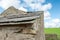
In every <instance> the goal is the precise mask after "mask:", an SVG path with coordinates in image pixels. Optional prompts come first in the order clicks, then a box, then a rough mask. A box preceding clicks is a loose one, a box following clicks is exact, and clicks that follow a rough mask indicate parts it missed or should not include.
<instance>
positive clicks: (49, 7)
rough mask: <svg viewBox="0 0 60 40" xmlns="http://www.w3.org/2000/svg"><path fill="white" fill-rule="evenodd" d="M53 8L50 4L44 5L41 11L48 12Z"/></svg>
mask: <svg viewBox="0 0 60 40" xmlns="http://www.w3.org/2000/svg"><path fill="white" fill-rule="evenodd" d="M51 8H52V4H51V3H48V4H45V5H43V6H42V8H41V10H43V11H47V10H49V9H51Z"/></svg>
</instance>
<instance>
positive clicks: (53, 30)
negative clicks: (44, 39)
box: [45, 28, 60, 38]
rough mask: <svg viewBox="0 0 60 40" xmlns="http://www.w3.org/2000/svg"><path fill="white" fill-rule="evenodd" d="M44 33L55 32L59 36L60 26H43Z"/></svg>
mask: <svg viewBox="0 0 60 40" xmlns="http://www.w3.org/2000/svg"><path fill="white" fill-rule="evenodd" d="M45 34H57V35H58V38H60V28H45Z"/></svg>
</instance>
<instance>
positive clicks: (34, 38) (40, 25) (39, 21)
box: [0, 7, 45, 40]
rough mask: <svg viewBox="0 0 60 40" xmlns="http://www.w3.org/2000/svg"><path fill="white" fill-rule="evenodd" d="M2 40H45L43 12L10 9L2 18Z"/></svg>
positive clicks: (0, 25)
mask: <svg viewBox="0 0 60 40" xmlns="http://www.w3.org/2000/svg"><path fill="white" fill-rule="evenodd" d="M31 14H32V15H31ZM2 19H3V20H2ZM0 40H45V35H44V15H43V12H34V13H33V12H30V13H28V12H23V11H20V10H17V9H15V8H14V7H10V8H8V9H7V10H5V11H4V12H3V13H2V14H1V17H0Z"/></svg>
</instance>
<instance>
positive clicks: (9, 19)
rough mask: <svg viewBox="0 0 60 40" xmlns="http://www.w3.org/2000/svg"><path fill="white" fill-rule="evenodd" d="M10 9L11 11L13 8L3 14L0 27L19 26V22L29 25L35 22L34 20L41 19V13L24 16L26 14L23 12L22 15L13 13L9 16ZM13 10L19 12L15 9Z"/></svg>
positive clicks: (30, 13) (27, 13)
mask: <svg viewBox="0 0 60 40" xmlns="http://www.w3.org/2000/svg"><path fill="white" fill-rule="evenodd" d="M9 9H10V10H11V9H12V8H11V7H10V8H8V9H7V10H5V11H4V12H3V13H2V14H1V15H2V16H0V25H5V24H6V25H7V24H19V22H20V23H29V22H30V21H33V20H35V19H37V18H39V17H40V13H41V12H25V13H26V14H23V13H24V12H23V11H21V12H20V13H17V12H15V13H14V12H11V14H10V15H9V12H8V10H9ZM13 9H14V10H17V9H15V8H13ZM13 9H12V10H13ZM10 10H9V11H10ZM17 11H18V10H17ZM6 12H7V14H8V15H6V16H4V15H5V13H6ZM14 22H15V23H14ZM17 22H18V23H17ZM30 23H32V22H30Z"/></svg>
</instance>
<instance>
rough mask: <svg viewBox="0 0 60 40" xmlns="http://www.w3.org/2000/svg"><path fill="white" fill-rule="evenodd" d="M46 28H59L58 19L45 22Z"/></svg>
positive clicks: (59, 22) (59, 20)
mask: <svg viewBox="0 0 60 40" xmlns="http://www.w3.org/2000/svg"><path fill="white" fill-rule="evenodd" d="M45 27H46V28H58V27H60V19H51V20H49V21H47V22H45Z"/></svg>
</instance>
